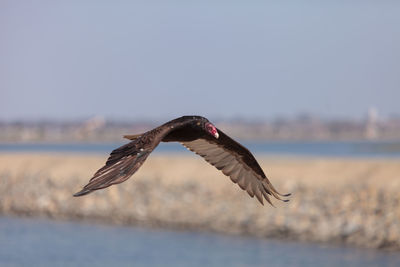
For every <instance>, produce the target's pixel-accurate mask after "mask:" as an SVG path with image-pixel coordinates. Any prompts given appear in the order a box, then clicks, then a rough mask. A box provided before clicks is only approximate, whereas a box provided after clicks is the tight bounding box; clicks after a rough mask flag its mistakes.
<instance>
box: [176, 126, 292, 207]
mask: <svg viewBox="0 0 400 267" xmlns="http://www.w3.org/2000/svg"><path fill="white" fill-rule="evenodd" d="M217 130H218V133H219V138H218V139H216V138H213V137H212V136H210V135H203V136H202V137H200V138H198V139H196V140H193V141H183V142H181V143H182V145H184V146H185V147H186V148H188V149H189V150H191V151H193V152H195V153H196V154H198V155H200V156H202V157H203V158H204V159H205V160H206V161H207V162H209V163H210V164H212V165H214V166H215V167H216V168H217V169H218V170H221V171H222V172H223V173H224V174H225V175H227V176H229V177H230V178H231V180H232V181H233V182H234V183H237V184H238V185H239V186H240V188H242V189H243V190H245V191H247V193H248V194H249V195H250V196H251V197H254V196H256V197H257V199H258V201H260V203H261V204H264V203H263V198H265V199H266V200H267V201H268V202H269V203H270V204H271V205H272V203H271V200H270V196H274V197H275V198H277V199H279V200H283V201H288V200H286V199H282V198H281V196H283V197H288V196H289V195H290V194H287V195H282V194H280V193H278V191H277V190H276V189H275V188H274V187H273V186H272V184H271V182H270V181H269V180H268V178H267V177H266V176H265V174H264V172H263V170H262V169H261V167H260V165H259V164H258V162H257V161H256V159H255V158H254V156H253V155H252V154H251V152H250V151H249V150H248V149H247V148H245V147H244V146H242V145H241V144H239V143H238V142H236V141H235V140H233V139H232V138H230V137H229V136H227V135H226V134H225V133H223V132H222V131H221V130H219V129H217Z"/></svg>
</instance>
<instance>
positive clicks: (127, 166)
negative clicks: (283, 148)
mask: <svg viewBox="0 0 400 267" xmlns="http://www.w3.org/2000/svg"><path fill="white" fill-rule="evenodd" d="M124 137H125V138H127V139H129V140H131V142H130V143H127V144H125V145H123V146H121V147H119V148H117V149H115V150H113V151H112V152H111V154H110V156H109V158H108V160H107V162H106V163H105V165H104V166H103V167H102V168H101V169H99V170H98V171H97V172H96V173H95V174H94V175H93V178H91V179H90V181H89V183H88V184H87V185H85V187H83V189H82V190H81V191H79V192H78V193H76V194H74V196H75V197H78V196H83V195H86V194H89V193H91V192H92V191H94V190H98V189H103V188H106V187H109V186H111V185H113V184H119V183H122V182H124V181H126V180H127V179H128V178H129V177H131V176H132V175H133V174H134V173H135V172H136V171H137V170H138V169H139V168H140V166H142V164H143V163H144V161H145V160H146V159H147V157H148V156H149V155H150V153H151V152H152V151H153V150H154V149H155V148H156V147H157V146H158V144H159V143H160V142H180V143H181V144H182V145H183V146H185V147H186V148H188V149H189V150H191V151H193V152H195V153H196V154H198V155H200V156H201V157H203V158H204V159H205V160H206V161H207V162H208V163H210V164H211V165H213V166H215V167H216V168H217V169H218V170H221V171H222V172H223V174H225V175H226V176H229V177H230V179H231V180H232V181H233V182H234V183H237V184H238V185H239V186H240V188H242V189H243V190H245V191H247V193H248V194H249V195H250V196H251V197H254V196H256V198H257V199H258V201H260V203H261V204H263V205H264V203H263V199H264V198H265V200H267V201H268V203H270V204H271V205H272V203H271V199H270V197H271V196H273V197H275V198H276V199H279V200H282V201H285V202H286V201H288V200H287V199H283V198H281V197H288V196H289V195H290V194H286V195H282V194H280V193H279V192H278V191H277V190H276V189H275V188H274V187H273V186H272V184H271V182H270V181H269V180H268V178H267V177H266V176H265V174H264V172H263V170H262V169H261V167H260V165H259V164H258V162H257V161H256V159H255V158H254V156H253V155H252V154H251V152H250V151H249V150H248V149H247V148H245V147H244V146H242V145H241V144H239V143H238V142H236V141H235V140H233V139H232V138H230V137H229V136H228V135H226V134H225V133H224V132H222V131H221V130H220V129H218V128H216V127H215V126H214V125H213V124H212V123H210V122H209V121H208V120H207V119H206V118H204V117H201V116H183V117H180V118H177V119H174V120H171V121H169V122H167V123H165V124H163V125H161V126H159V127H157V128H154V129H152V130H150V131H148V132H145V133H143V134H137V135H125V136H124Z"/></svg>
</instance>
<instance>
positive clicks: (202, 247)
mask: <svg viewBox="0 0 400 267" xmlns="http://www.w3.org/2000/svg"><path fill="white" fill-rule="evenodd" d="M243 143H244V145H245V146H246V147H247V148H249V149H250V150H251V151H252V152H254V154H256V156H258V155H267V156H277V157H282V156H283V157H285V156H289V157H340V158H343V157H345V158H346V157H350V158H358V157H361V158H380V159H384V160H385V159H393V158H395V159H396V158H400V142H395V141H392V142H389V141H387V142H365V141H357V142H243ZM122 144H123V143H106V144H104V143H101V144H97V143H90V144H87V143H73V144H43V143H40V144H0V153H9V152H11V153H19V152H21V153H25V152H30V153H38V152H57V153H90V154H104V155H106V154H108V153H109V152H110V151H111V150H113V149H115V148H116V147H118V146H120V145H122ZM154 153H156V154H163V153H167V154H168V153H182V155H184V153H185V154H188V155H190V153H191V152H189V151H187V150H186V149H184V148H183V147H181V146H180V145H178V144H161V145H160V146H159V147H158V148H157V149H156V150H155V152H154ZM0 266H45V267H47V266H311V267H314V266H315V267H316V266H363V267H364V266H400V253H398V252H388V251H381V250H373V249H360V248H354V247H349V246H343V245H327V244H319V243H304V242H294V241H283V240H275V239H261V238H255V237H244V236H227V235H221V234H216V233H207V232H196V231H172V230H165V229H147V228H140V227H134V226H129V227H128V226H115V225H103V224H98V223H91V222H76V221H75V222H72V221H70V222H61V221H54V220H49V219H44V218H15V217H6V216H1V215H0Z"/></svg>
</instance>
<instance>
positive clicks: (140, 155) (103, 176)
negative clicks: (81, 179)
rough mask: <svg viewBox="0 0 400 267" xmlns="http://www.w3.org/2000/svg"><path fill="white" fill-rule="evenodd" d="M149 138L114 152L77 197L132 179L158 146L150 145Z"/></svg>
mask: <svg viewBox="0 0 400 267" xmlns="http://www.w3.org/2000/svg"><path fill="white" fill-rule="evenodd" d="M148 143H149V140H148V139H147V138H144V139H142V138H138V139H135V140H134V141H132V142H130V143H128V144H126V145H123V146H121V147H119V148H117V149H115V150H113V151H112V152H111V154H110V156H109V158H108V160H107V162H106V164H105V165H104V166H103V167H102V168H101V169H99V170H98V171H97V172H96V173H95V174H94V175H93V178H91V179H90V181H89V183H88V184H87V185H85V187H83V189H82V190H81V191H79V192H78V193H76V194H74V196H75V197H78V196H83V195H86V194H89V193H90V192H92V191H94V190H98V189H102V188H106V187H109V186H110V185H113V184H119V183H122V182H124V181H126V180H127V179H128V178H129V177H131V176H132V175H133V174H134V173H135V172H136V171H137V170H138V169H139V168H140V166H142V164H143V162H144V161H145V160H146V158H147V157H148V155H149V154H150V153H151V152H152V151H153V149H154V147H155V146H157V145H158V143H157V144H155V145H150V146H149V145H148Z"/></svg>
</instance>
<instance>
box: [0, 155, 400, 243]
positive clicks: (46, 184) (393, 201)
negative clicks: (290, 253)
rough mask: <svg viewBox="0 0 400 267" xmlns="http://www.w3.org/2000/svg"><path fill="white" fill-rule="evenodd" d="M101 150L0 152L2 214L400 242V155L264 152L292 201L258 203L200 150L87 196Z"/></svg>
mask: <svg viewBox="0 0 400 267" xmlns="http://www.w3.org/2000/svg"><path fill="white" fill-rule="evenodd" d="M105 160H106V158H105V156H103V155H90V154H87V155H85V154H68V153H64V154H51V153H42V154H34V153H32V154H29V153H8V154H0V163H1V164H0V176H1V178H0V212H1V213H2V214H3V215H24V216H48V217H51V218H55V219H90V220H101V221H104V222H107V223H118V224H132V225H142V226H147V227H169V228H177V229H179V228H189V229H200V230H207V231H218V232H223V233H231V234H247V235H253V236H259V237H276V238H290V239H296V240H304V241H317V242H338V243H347V244H351V245H356V246H361V247H371V248H386V249H396V250H398V249H400V206H399V203H400V195H399V193H398V192H399V189H400V177H399V176H400V160H399V159H341V158H337V159H336V158H322V159H321V158H289V157H278V158H275V157H261V158H259V161H260V163H261V166H262V167H263V169H264V170H265V172H266V174H267V176H268V177H269V179H270V180H271V182H272V183H273V184H274V185H275V187H276V188H277V189H278V190H279V191H280V192H282V193H288V192H290V193H292V197H291V199H290V202H289V203H282V202H279V201H274V204H275V206H276V208H274V207H271V206H269V205H265V206H262V205H260V204H259V203H258V202H257V200H256V199H252V198H250V197H249V196H248V195H247V193H245V192H244V191H242V190H241V189H240V188H239V187H238V185H236V184H233V183H232V182H231V181H230V179H229V178H228V177H225V176H224V175H223V174H222V173H221V172H219V171H217V170H216V169H215V168H214V167H212V166H210V165H208V163H206V162H205V161H204V160H202V159H201V158H200V157H198V156H196V155H188V156H186V155H181V154H172V155H169V154H168V155H167V154H165V155H163V154H155V155H151V156H150V157H149V159H148V160H147V161H146V162H145V164H144V165H143V167H142V168H141V169H140V170H139V171H138V172H137V173H136V174H135V175H134V176H133V177H132V178H131V179H129V180H128V181H126V182H125V183H123V184H121V185H117V186H112V187H110V188H107V189H105V190H101V191H98V192H95V193H93V194H90V195H87V196H85V197H80V198H74V197H72V194H73V193H75V192H77V191H78V190H80V189H81V187H82V186H83V185H85V184H86V183H87V181H88V180H89V179H90V178H91V175H92V174H93V173H94V172H95V171H96V170H97V169H98V168H99V167H101V166H102V165H103V163H104V162H105Z"/></svg>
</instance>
